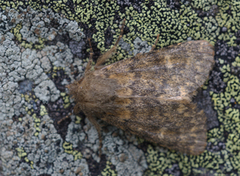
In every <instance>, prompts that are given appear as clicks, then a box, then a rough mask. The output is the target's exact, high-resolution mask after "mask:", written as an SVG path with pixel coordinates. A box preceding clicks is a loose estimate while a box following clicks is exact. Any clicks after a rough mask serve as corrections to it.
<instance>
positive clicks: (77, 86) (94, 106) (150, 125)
mask: <svg viewBox="0 0 240 176" xmlns="http://www.w3.org/2000/svg"><path fill="white" fill-rule="evenodd" d="M124 21H125V20H124ZM123 27H124V25H122V29H121V35H120V36H119V38H118V40H117V42H116V43H115V45H114V47H113V48H112V49H110V50H109V51H108V52H106V53H105V54H103V56H101V59H100V60H99V61H97V64H96V65H97V66H95V70H93V71H89V67H88V69H86V72H87V74H86V75H85V77H83V78H82V80H81V81H75V82H74V83H72V84H70V85H69V86H68V88H69V91H70V94H71V95H72V96H73V98H74V99H75V102H76V107H75V110H76V112H77V111H79V110H80V109H81V110H82V111H83V112H84V113H85V115H86V116H87V117H88V118H89V120H90V121H91V122H92V123H93V125H94V126H95V127H96V129H97V131H98V134H99V138H100V146H101V145H102V144H101V143H102V141H101V127H100V126H99V124H98V123H97V121H96V118H100V119H102V120H104V121H106V122H108V123H110V124H112V125H114V126H117V127H118V128H121V129H122V130H125V131H128V132H131V133H133V134H135V135H138V136H140V137H142V138H144V139H146V140H148V141H151V142H154V143H157V144H159V145H160V146H163V147H166V148H169V149H173V150H176V151H179V152H182V153H186V154H192V155H198V154H201V153H202V152H203V151H204V149H205V146H206V139H207V137H206V132H207V129H206V116H205V114H204V112H203V111H200V110H198V108H197V106H196V105H195V104H194V103H193V102H192V98H193V96H194V95H195V94H196V91H197V89H198V88H199V87H201V86H202V85H203V84H204V82H205V81H206V80H207V78H208V75H209V72H210V70H211V69H212V67H213V65H214V50H213V47H212V45H210V44H209V42H207V41H204V40H200V41H189V42H185V43H180V44H177V45H172V46H169V47H166V48H163V49H160V50H151V51H150V52H149V53H146V54H138V55H137V56H135V57H132V58H128V59H124V60H121V61H118V62H115V63H113V64H111V65H108V66H104V67H99V66H101V65H102V64H103V63H104V61H105V60H106V59H108V58H109V57H110V56H111V55H112V53H113V52H115V50H116V47H117V44H118V42H119V40H120V38H121V36H122V34H123ZM157 39H158V37H157ZM156 42H157V41H156ZM156 42H155V45H156ZM155 45H154V47H155ZM154 47H153V48H154ZM91 53H92V49H91ZM92 55H93V54H91V55H90V56H91V57H92ZM89 62H90V61H89Z"/></svg>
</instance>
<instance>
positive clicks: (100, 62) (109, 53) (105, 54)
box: [95, 19, 126, 67]
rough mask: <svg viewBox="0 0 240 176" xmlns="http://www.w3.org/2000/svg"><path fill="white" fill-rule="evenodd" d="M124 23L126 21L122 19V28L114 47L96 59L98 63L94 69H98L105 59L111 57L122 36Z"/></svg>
mask: <svg viewBox="0 0 240 176" xmlns="http://www.w3.org/2000/svg"><path fill="white" fill-rule="evenodd" d="M125 21H126V20H125V19H124V20H123V23H122V27H121V32H120V35H119V37H118V39H117V41H116V43H115V44H114V46H113V47H112V48H111V49H110V50H108V51H107V52H106V53H104V54H103V55H102V56H100V57H99V58H98V61H97V63H96V65H95V67H98V66H99V65H102V64H103V63H104V62H105V61H106V60H107V59H109V58H110V57H111V56H112V55H113V53H114V52H115V50H116V49H117V45H118V43H119V41H120V39H121V38H122V35H123V29H124V26H125Z"/></svg>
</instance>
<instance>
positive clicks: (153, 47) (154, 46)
mask: <svg viewBox="0 0 240 176" xmlns="http://www.w3.org/2000/svg"><path fill="white" fill-rule="evenodd" d="M159 36H160V34H158V35H157V39H156V41H155V43H154V45H153V46H152V49H151V50H150V52H151V51H153V50H154V49H155V48H156V45H157V42H158V39H159Z"/></svg>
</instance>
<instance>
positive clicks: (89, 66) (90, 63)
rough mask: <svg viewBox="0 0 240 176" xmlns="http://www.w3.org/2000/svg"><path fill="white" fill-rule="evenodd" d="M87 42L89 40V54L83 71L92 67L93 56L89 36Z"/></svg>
mask: <svg viewBox="0 0 240 176" xmlns="http://www.w3.org/2000/svg"><path fill="white" fill-rule="evenodd" d="M88 42H89V45H90V56H89V61H88V63H87V66H86V70H85V71H89V70H90V69H91V67H92V58H93V54H94V53H93V49H92V44H91V38H88Z"/></svg>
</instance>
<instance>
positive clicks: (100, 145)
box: [87, 116, 102, 158]
mask: <svg viewBox="0 0 240 176" xmlns="http://www.w3.org/2000/svg"><path fill="white" fill-rule="evenodd" d="M87 117H88V120H89V121H90V122H91V123H92V124H93V125H94V126H95V128H96V130H97V132H98V137H99V155H98V156H99V158H101V155H102V135H101V130H102V126H101V125H100V124H99V123H98V122H97V120H96V118H94V117H92V116H87Z"/></svg>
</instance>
